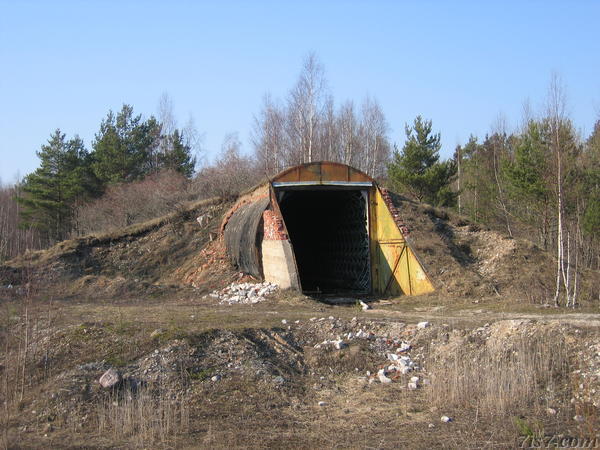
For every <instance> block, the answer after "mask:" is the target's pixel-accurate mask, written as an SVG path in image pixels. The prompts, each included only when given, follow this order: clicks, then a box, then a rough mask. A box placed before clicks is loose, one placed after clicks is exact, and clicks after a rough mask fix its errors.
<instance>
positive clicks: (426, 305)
mask: <svg viewBox="0 0 600 450" xmlns="http://www.w3.org/2000/svg"><path fill="white" fill-rule="evenodd" d="M396 200H397V201H399V205H400V208H399V211H400V213H401V215H402V220H403V222H404V223H406V225H408V227H409V228H410V230H411V235H410V238H411V239H412V245H413V246H414V247H415V250H416V252H417V254H418V255H419V256H420V258H421V259H422V260H423V261H424V262H425V265H426V266H427V268H428V270H429V273H430V274H431V276H432V278H433V279H434V280H435V281H436V282H437V283H438V288H439V289H438V291H437V292H436V293H435V294H433V295H430V296H425V297H422V298H399V299H392V300H388V301H381V302H379V303H376V308H375V310H374V311H366V312H364V311H362V310H361V309H360V308H355V307H353V306H345V307H343V306H337V307H334V306H330V305H325V304H323V303H319V302H317V301H315V300H313V299H308V298H305V297H303V296H301V295H298V294H296V293H293V292H279V293H277V294H276V295H275V297H270V298H268V299H267V300H266V301H264V302H260V303H257V304H254V305H243V304H240V305H237V304H236V305H219V304H218V300H217V299H212V298H210V297H205V294H208V293H209V292H210V291H212V290H213V289H219V288H222V287H224V285H227V284H229V283H231V282H232V281H234V280H236V281H237V280H238V279H239V274H238V273H237V272H236V271H235V270H234V269H233V268H232V267H231V266H230V265H229V263H228V261H227V258H226V256H225V253H224V249H223V247H222V243H221V242H220V241H219V240H218V239H214V238H215V236H216V235H217V234H218V230H219V226H220V223H221V218H222V215H223V213H224V212H225V211H226V210H227V209H228V208H229V206H230V204H228V203H224V202H221V201H220V200H217V199H213V200H207V201H202V202H197V203H193V204H189V205H187V206H185V207H181V208H180V209H179V210H177V211H176V212H174V213H172V214H170V215H168V216H165V217H162V218H159V219H154V220H151V221H148V222H145V223H142V224H137V225H132V226H130V227H127V228H125V229H123V230H121V231H117V230H115V231H113V232H110V233H104V234H99V235H92V236H87V237H83V238H78V239H74V240H71V241H65V242H62V243H60V244H57V245H56V246H54V247H52V248H50V249H48V250H45V251H40V252H32V253H28V254H25V255H23V256H22V257H20V258H18V259H15V260H12V261H10V262H9V263H7V264H5V265H4V266H2V267H1V268H0V277H1V280H2V281H1V282H0V285H1V286H0V299H2V310H1V312H0V319H1V322H0V323H1V326H2V328H1V340H0V346H1V348H2V355H1V358H0V375H1V377H2V387H1V389H0V390H1V392H0V397H1V398H2V399H3V403H2V408H3V414H2V419H1V420H2V424H1V425H2V439H3V444H4V445H5V446H13V447H15V446H16V447H21V446H25V447H32V448H36V447H82V446H88V447H99V448H103V447H106V448H108V447H111V448H112V447H132V448H148V447H153V448H173V447H186V446H192V447H193V446H196V447H197V446H201V447H210V448H225V447H229V448H230V447H245V448H247V447H252V448H266V447H294V448H296V447H297V448H330V447H337V448H339V447H343V448H356V447H361V448H364V447H377V448H400V447H401V448H507V447H514V446H516V445H517V444H518V442H519V441H518V440H519V436H522V435H529V434H530V435H532V436H533V435H535V436H542V435H545V434H548V433H562V434H565V435H568V436H582V437H593V436H595V434H594V433H595V430H597V429H598V427H599V424H598V406H599V404H598V400H597V392H600V357H599V356H598V355H600V335H599V334H598V327H597V316H591V315H589V314H588V315H587V316H583V315H581V317H580V315H576V314H573V317H574V320H575V318H576V319H577V320H578V321H579V322H577V323H579V324H580V326H579V327H576V326H572V325H567V324H566V323H565V322H564V321H565V320H566V319H565V318H564V317H562V316H556V314H554V313H556V311H555V310H550V309H540V308H539V307H537V306H536V307H535V308H533V307H531V308H530V309H528V310H527V311H526V312H528V313H532V312H533V313H534V314H536V317H538V318H541V317H542V316H546V318H544V319H543V320H540V321H539V322H535V321H524V320H521V321H517V322H514V321H506V320H499V319H502V318H503V316H504V315H506V311H509V310H514V308H515V307H516V306H515V305H517V306H518V305H530V304H531V305H533V304H535V305H539V304H541V303H544V302H545V301H546V300H547V287H548V286H547V274H548V273H552V269H550V272H547V271H546V267H547V266H548V264H552V265H553V263H551V260H550V259H549V258H548V255H546V254H545V253H544V252H541V251H540V250H539V249H537V247H535V246H534V245H533V244H531V243H528V242H527V241H520V240H516V239H508V238H506V237H503V236H502V235H500V234H498V233H496V232H494V231H491V230H485V229H481V228H480V227H479V226H478V225H477V224H474V223H471V222H468V221H465V220H464V219H462V218H460V217H455V216H451V215H448V213H446V212H444V211H441V210H437V209H432V208H429V207H427V206H423V205H419V204H416V203H414V202H409V201H407V200H403V199H399V200H398V199H396ZM246 280H247V279H246V278H242V281H246ZM550 286H551V283H550ZM588 289H593V287H592V288H588ZM590 292H592V291H590ZM475 302H481V305H478V306H477V308H479V307H480V306H483V307H485V308H487V313H485V311H484V310H483V309H481V311H479V310H477V311H479V312H477V311H474V310H472V307H473V305H472V304H473V303H475ZM499 304H501V305H502V307H503V308H505V309H503V310H502V312H497V311H496V309H494V308H497V305H499ZM469 308H471V309H469ZM506 308H510V309H506ZM492 310H493V311H492ZM482 311H483V312H482ZM517 315H518V314H517ZM330 316H335V317H330ZM353 316H358V317H357V319H355V320H352V319H351V318H352V317H353ZM421 316H428V317H429V319H428V320H432V321H434V319H432V317H435V323H434V325H433V326H432V327H429V328H425V329H422V330H421V329H419V328H417V327H416V322H417V321H418V320H419V319H418V318H419V317H421ZM555 316H556V317H555ZM590 317H591V318H592V319H594V321H592V322H590V324H589V327H587V328H584V327H583V325H584V324H586V322H585V320H586V318H590ZM282 319H285V323H284V322H282ZM311 319H314V320H311ZM296 321H298V322H296ZM413 322H414V323H413ZM485 322H492V323H491V324H488V325H484V323H485ZM482 325H483V326H482ZM358 330H362V331H364V333H366V335H368V336H369V337H367V338H365V337H364V336H365V335H364V334H360V335H361V336H363V337H361V338H356V337H352V338H349V337H348V336H349V333H350V334H352V335H353V336H356V334H357V332H358ZM338 340H342V341H345V343H346V344H347V346H341V347H340V348H339V349H337V348H335V346H332V345H331V344H330V343H331V342H333V341H338ZM323 342H327V344H323ZM401 343H408V344H410V346H411V350H410V352H409V353H408V354H409V355H410V358H411V359H412V360H413V361H414V363H415V365H416V366H417V367H418V369H416V371H413V372H410V373H409V374H400V375H397V376H394V377H392V378H393V382H391V383H389V384H382V383H380V381H379V380H378V379H377V377H376V375H375V374H377V373H378V371H379V370H380V369H382V368H385V367H386V366H387V365H388V364H389V362H390V361H389V359H388V356H387V355H388V353H389V352H396V351H397V348H398V346H399V345H400V344H401ZM315 346H317V347H315ZM109 368H113V369H115V370H118V371H119V372H120V373H121V374H122V377H123V381H122V383H121V384H119V386H118V388H117V389H115V390H108V391H107V390H104V389H103V388H101V387H100V386H99V384H98V379H99V378H100V376H101V375H102V374H103V373H104V372H105V371H106V370H108V369H109ZM369 373H370V374H369ZM390 376H391V375H390ZM411 376H417V377H418V379H419V381H418V383H419V388H418V389H409V388H408V383H409V381H410V378H411ZM426 381H427V383H426ZM320 402H322V403H320ZM320 404H322V406H319V405H320ZM551 411H554V412H551ZM442 415H447V416H448V417H451V418H452V420H451V421H450V422H449V423H443V422H441V421H440V417H441V416H442ZM575 417H577V420H575V419H574V418H575ZM340 430H343V433H342V432H340Z"/></svg>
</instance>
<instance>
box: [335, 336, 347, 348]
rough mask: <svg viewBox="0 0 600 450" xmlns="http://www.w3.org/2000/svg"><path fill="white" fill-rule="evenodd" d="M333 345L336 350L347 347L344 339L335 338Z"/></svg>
mask: <svg viewBox="0 0 600 450" xmlns="http://www.w3.org/2000/svg"><path fill="white" fill-rule="evenodd" d="M333 346H334V347H335V348H336V349H337V350H341V349H343V348H346V347H348V344H346V343H344V341H342V340H341V339H339V340H337V341H333Z"/></svg>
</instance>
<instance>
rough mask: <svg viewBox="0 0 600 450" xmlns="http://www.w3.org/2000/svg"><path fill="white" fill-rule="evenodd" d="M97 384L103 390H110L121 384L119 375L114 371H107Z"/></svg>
mask: <svg viewBox="0 0 600 450" xmlns="http://www.w3.org/2000/svg"><path fill="white" fill-rule="evenodd" d="M98 382H99V383H100V385H101V386H102V387H103V388H111V387H113V386H116V385H117V384H119V383H120V382H121V374H120V373H119V372H117V371H116V370H115V369H108V370H107V371H106V372H104V374H103V375H102V376H101V377H100V380H98Z"/></svg>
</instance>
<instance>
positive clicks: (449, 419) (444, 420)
mask: <svg viewBox="0 0 600 450" xmlns="http://www.w3.org/2000/svg"><path fill="white" fill-rule="evenodd" d="M440 420H441V421H442V422H444V423H448V422H452V418H451V417H448V416H442V417H441V418H440Z"/></svg>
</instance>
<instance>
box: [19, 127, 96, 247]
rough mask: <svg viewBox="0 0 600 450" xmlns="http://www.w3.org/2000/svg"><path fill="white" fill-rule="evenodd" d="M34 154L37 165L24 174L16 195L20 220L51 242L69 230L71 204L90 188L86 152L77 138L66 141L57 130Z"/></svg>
mask: <svg viewBox="0 0 600 450" xmlns="http://www.w3.org/2000/svg"><path fill="white" fill-rule="evenodd" d="M37 155H38V157H39V158H40V163H41V164H40V167H39V168H38V169H36V170H35V172H33V173H31V174H29V175H27V176H26V177H25V179H24V181H23V186H22V190H21V195H20V197H19V198H18V201H19V202H20V203H21V204H22V206H23V210H22V213H21V219H22V223H23V225H26V226H32V227H35V228H37V229H38V230H40V232H42V233H43V234H44V235H45V236H46V239H47V240H48V242H54V241H58V240H62V239H65V238H66V237H67V236H68V234H69V233H70V232H71V231H72V227H73V223H72V221H73V213H72V207H73V205H74V204H75V202H77V201H78V200H83V199H85V198H86V197H87V196H88V195H90V192H91V191H93V184H94V183H93V177H91V176H90V170H89V166H88V164H89V154H88V152H87V150H86V149H85V147H84V145H83V141H82V140H81V139H80V138H79V137H77V136H75V137H74V138H73V139H71V140H68V141H67V140H66V137H65V134H64V133H61V131H60V130H58V129H57V130H56V131H55V132H54V133H53V134H52V135H51V136H50V139H49V140H48V143H47V144H46V145H42V147H41V149H40V151H38V152H37ZM88 189H89V190H88Z"/></svg>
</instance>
